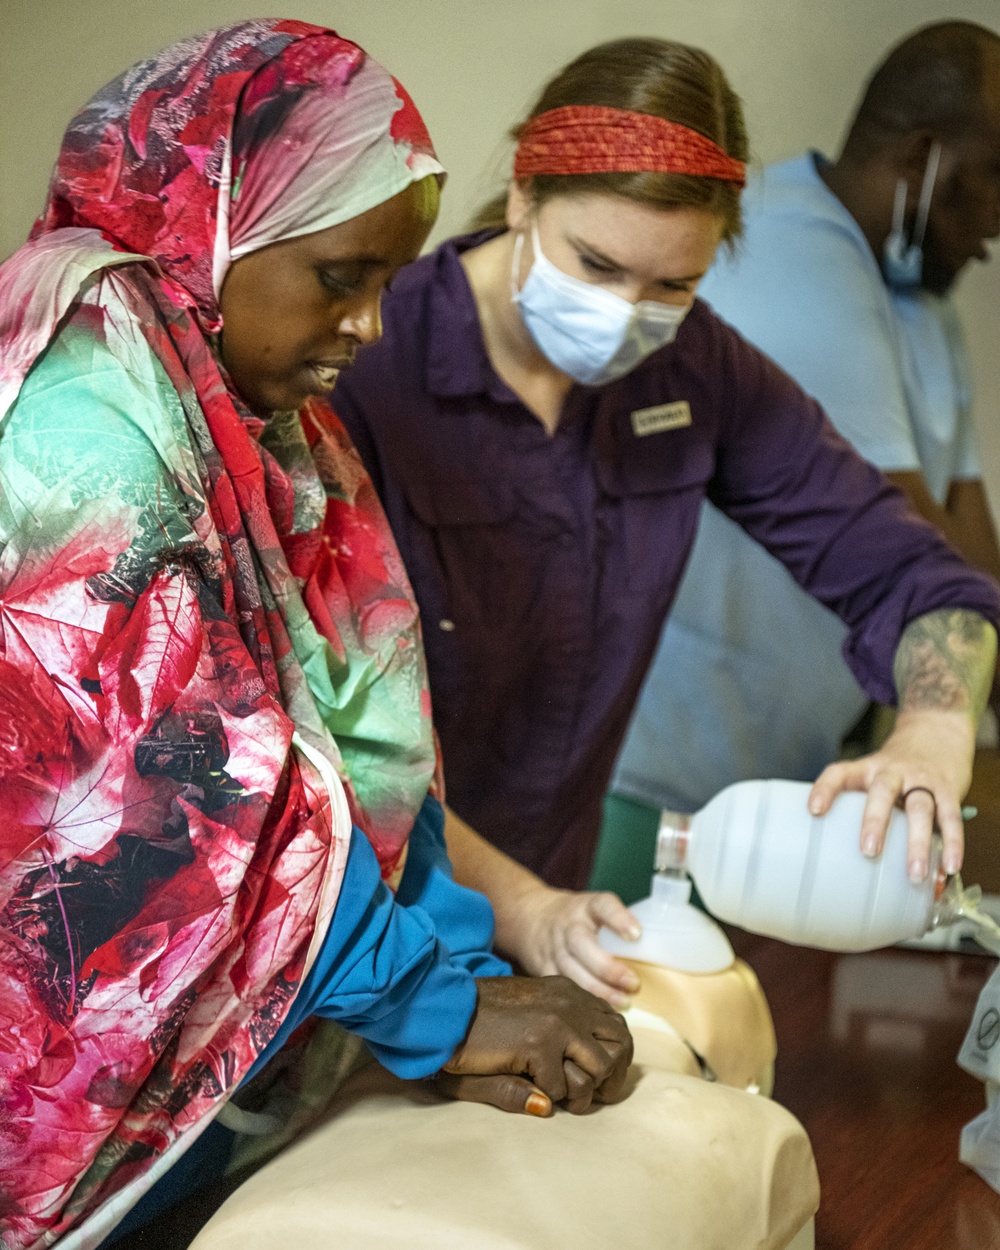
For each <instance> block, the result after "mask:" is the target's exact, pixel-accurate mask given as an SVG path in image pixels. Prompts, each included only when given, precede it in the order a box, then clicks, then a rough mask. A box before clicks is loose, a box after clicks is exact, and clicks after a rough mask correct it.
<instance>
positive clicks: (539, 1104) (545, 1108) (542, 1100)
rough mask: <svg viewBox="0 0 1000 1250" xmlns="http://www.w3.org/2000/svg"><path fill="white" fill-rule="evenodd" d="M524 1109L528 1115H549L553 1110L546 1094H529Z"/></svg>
mask: <svg viewBox="0 0 1000 1250" xmlns="http://www.w3.org/2000/svg"><path fill="white" fill-rule="evenodd" d="M524 1109H525V1111H527V1113H528V1115H548V1114H549V1112H550V1111H551V1110H552V1103H551V1102H549V1100H548V1099H547V1098H546V1097H545V1095H544V1094H529V1095H528V1098H527V1101H526V1102H525V1104H524Z"/></svg>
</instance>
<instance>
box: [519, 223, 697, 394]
mask: <svg viewBox="0 0 1000 1250" xmlns="http://www.w3.org/2000/svg"><path fill="white" fill-rule="evenodd" d="M531 242H532V246H533V247H534V250H535V258H534V261H533V262H532V265H531V269H530V271H529V272H528V276H527V277H526V278H525V280H524V284H523V285H522V287H521V289H520V290H518V288H517V273H518V268H519V265H520V261H521V250H522V248H523V246H524V235H523V234H519V235H518V237H517V242H516V243H515V244H514V258H513V264H512V268H511V292H512V293H511V298H512V299H513V301H514V303H515V304H516V305H517V306H518V308H519V309H520V312H521V318H522V320H523V321H524V324H525V326H526V327H527V329H528V332H529V334H530V335H531V337H532V338H533V339H534V340H535V343H536V344H537V346H538V350H539V351H540V352H541V353H542V355H543V356H545V358H546V359H547V360H548V361H549V362H550V363H551V364H553V365H555V367H556V368H557V369H561V370H562V372H563V373H565V374H568V376H569V377H571V378H573V379H574V381H576V382H582V383H584V384H585V385H587V386H600V385H602V384H603V383H605V382H613V381H614V380H615V379H616V378H620V377H623V376H624V375H625V374H626V373H628V372H629V371H630V370H632V369H634V368H635V367H636V365H638V364H639V363H640V362H641V361H643V360H645V359H646V357H647V356H649V355H650V354H651V353H652V352H655V351H657V349H658V348H661V347H666V345H667V344H668V343H672V342H673V340H674V337H675V336H676V334H677V329H678V327H679V326H680V324H681V322H682V321H683V320H684V318H685V316H686V315H687V311H688V308H689V307H690V305H688V304H661V303H659V302H658V301H657V300H640V301H639V303H638V304H630V303H629V302H628V300H627V299H622V297H621V296H620V295H614V294H613V293H612V292H611V291H603V290H601V288H600V287H596V286H592V285H591V284H590V283H589V282H584V281H583V280H582V279H581V278H574V277H572V276H571V275H570V274H568V273H563V271H562V270H561V269H558V268H557V267H556V266H555V265H553V264H552V262H551V261H550V260H548V259H547V258H546V257H545V256H544V255H543V253H542V249H541V246H540V244H539V241H538V226H537V225H536V224H535V223H534V222H532V225H531Z"/></svg>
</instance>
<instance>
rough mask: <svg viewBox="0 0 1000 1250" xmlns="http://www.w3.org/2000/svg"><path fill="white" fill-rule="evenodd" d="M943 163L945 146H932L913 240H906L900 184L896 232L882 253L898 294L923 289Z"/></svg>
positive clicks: (895, 210)
mask: <svg viewBox="0 0 1000 1250" xmlns="http://www.w3.org/2000/svg"><path fill="white" fill-rule="evenodd" d="M940 163H941V144H940V143H933V144H931V150H930V152H929V153H928V154H927V167H926V168H925V170H924V181H923V185H922V186H921V188H920V201H919V203H918V204H917V216H916V219H915V221H914V223H913V238H912V239H911V240H910V242H909V243H907V241H906V233H905V221H906V195H907V190H908V188H907V185H906V179H905V178H900V179H899V181H898V182H897V183H896V200H895V203H894V205H893V209H892V230H891V232H890V234H889V237H888V238H887V239H886V241H885V247H884V248H883V250H882V272H883V273H884V274H885V281H886V285H887V286H890V287H892V289H893V290H894V291H913V290H916V288H917V287H919V286H920V279H921V278H922V277H923V269H924V247H923V244H924V235H925V234H926V233H927V217H928V215H929V214H930V211H931V196H932V195H933V194H934V183H935V182H936V180H937V172H938V166H939V165H940Z"/></svg>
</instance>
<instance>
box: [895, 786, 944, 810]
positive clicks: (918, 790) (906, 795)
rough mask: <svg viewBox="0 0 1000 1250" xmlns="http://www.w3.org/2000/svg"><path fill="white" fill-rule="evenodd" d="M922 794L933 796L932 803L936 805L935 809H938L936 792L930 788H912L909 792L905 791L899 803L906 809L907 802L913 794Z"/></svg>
mask: <svg viewBox="0 0 1000 1250" xmlns="http://www.w3.org/2000/svg"><path fill="white" fill-rule="evenodd" d="M921 792H922V793H924V794H929V795H930V796H931V802H932V803H933V804H934V806H935V807H937V799H936V798H935V796H934V791H933V790H932V789H931V788H930V786H910V788H909V790H905V791H904V792H903V794H902V796H901V797H900V800H899V801H900V803H901V804H902V806H903V807H905V806H906V800H907V799H908V798H909V797H910V795H911V794H920V793H921Z"/></svg>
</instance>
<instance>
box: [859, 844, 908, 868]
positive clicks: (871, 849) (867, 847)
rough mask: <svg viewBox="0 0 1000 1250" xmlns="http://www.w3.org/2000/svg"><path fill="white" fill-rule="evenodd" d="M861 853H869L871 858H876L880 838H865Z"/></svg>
mask: <svg viewBox="0 0 1000 1250" xmlns="http://www.w3.org/2000/svg"><path fill="white" fill-rule="evenodd" d="M861 854H862V855H867V856H868V858H869V859H874V858H875V856H876V855H877V854H878V838H875V837H871V838H865V840H864V842H862V844H861ZM911 867H912V865H911Z"/></svg>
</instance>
